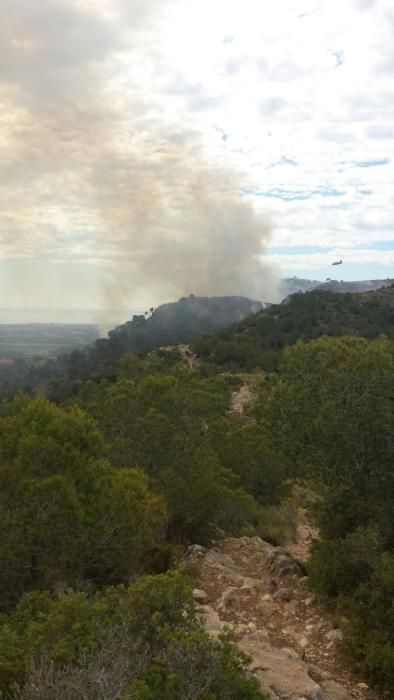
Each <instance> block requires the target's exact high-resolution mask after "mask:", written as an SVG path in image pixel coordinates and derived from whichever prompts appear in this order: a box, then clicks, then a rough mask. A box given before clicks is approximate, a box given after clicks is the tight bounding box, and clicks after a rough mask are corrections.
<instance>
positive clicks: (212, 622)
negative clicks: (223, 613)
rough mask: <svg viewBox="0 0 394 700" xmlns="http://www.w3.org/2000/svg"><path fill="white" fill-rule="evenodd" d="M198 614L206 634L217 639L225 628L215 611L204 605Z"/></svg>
mask: <svg viewBox="0 0 394 700" xmlns="http://www.w3.org/2000/svg"><path fill="white" fill-rule="evenodd" d="M200 613H201V619H202V620H203V622H204V624H205V629H206V631H207V632H208V634H210V635H211V636H212V637H217V636H218V635H219V634H220V632H221V631H222V629H223V627H224V626H225V623H224V622H223V621H222V620H221V619H220V617H219V615H218V614H217V612H216V610H214V609H213V608H211V607H210V606H209V605H204V606H203V609H200Z"/></svg>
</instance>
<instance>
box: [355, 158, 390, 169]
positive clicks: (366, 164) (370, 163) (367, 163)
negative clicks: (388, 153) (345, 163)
mask: <svg viewBox="0 0 394 700" xmlns="http://www.w3.org/2000/svg"><path fill="white" fill-rule="evenodd" d="M389 163H390V158H381V159H380V160H358V161H356V162H355V163H354V166H355V167H356V168H376V167H378V166H379V165H389Z"/></svg>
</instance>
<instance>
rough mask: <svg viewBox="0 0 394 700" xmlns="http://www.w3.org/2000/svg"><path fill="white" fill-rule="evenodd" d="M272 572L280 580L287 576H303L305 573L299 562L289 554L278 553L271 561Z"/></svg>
mask: <svg viewBox="0 0 394 700" xmlns="http://www.w3.org/2000/svg"><path fill="white" fill-rule="evenodd" d="M271 570H272V571H273V572H274V573H275V574H276V575H277V576H279V577H280V578H284V577H285V576H303V571H302V569H301V567H300V565H299V564H297V562H296V561H295V560H294V559H292V557H290V556H289V555H288V554H282V552H279V553H278V552H276V553H275V556H274V557H273V559H272V561H271Z"/></svg>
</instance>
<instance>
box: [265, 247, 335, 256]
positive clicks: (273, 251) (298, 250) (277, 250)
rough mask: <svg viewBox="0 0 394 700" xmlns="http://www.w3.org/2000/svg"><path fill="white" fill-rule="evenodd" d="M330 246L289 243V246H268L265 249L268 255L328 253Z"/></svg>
mask: <svg viewBox="0 0 394 700" xmlns="http://www.w3.org/2000/svg"><path fill="white" fill-rule="evenodd" d="M330 250H331V248H327V247H325V246H311V245H290V246H270V247H269V248H268V249H267V254H268V255H311V254H313V253H328V252H329V251H330Z"/></svg>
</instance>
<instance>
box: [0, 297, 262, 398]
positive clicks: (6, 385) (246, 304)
mask: <svg viewBox="0 0 394 700" xmlns="http://www.w3.org/2000/svg"><path fill="white" fill-rule="evenodd" d="M262 308H263V304H262V303H261V302H258V301H254V300H252V299H248V298H246V297H241V296H227V297H195V296H194V295H190V296H189V297H182V298H181V299H179V301H177V302H173V303H169V304H162V305H161V306H159V307H158V308H157V309H155V310H154V309H153V308H152V309H151V310H150V316H149V315H148V316H146V315H135V316H133V318H132V320H131V321H127V322H126V323H124V324H122V325H120V326H117V327H116V328H114V329H113V330H112V331H110V332H109V333H108V337H107V338H99V339H98V340H96V342H94V343H91V344H89V345H86V346H85V347H81V348H76V349H74V350H72V351H71V352H65V353H63V354H59V355H58V357H57V358H52V359H50V360H46V358H45V357H41V358H39V357H38V358H35V359H28V358H27V359H24V358H19V359H18V360H17V362H15V363H14V364H13V365H12V366H10V365H9V364H8V363H7V364H5V363H4V365H0V395H2V396H5V395H8V394H12V393H13V392H14V391H15V390H16V389H17V388H19V387H23V388H25V389H27V390H32V389H35V388H37V387H45V388H46V387H48V385H64V388H65V389H66V390H67V391H69V390H70V387H71V386H72V385H73V384H75V382H79V381H81V380H83V379H86V378H87V377H91V376H101V375H104V374H106V373H109V372H111V371H112V370H113V367H114V365H115V364H116V363H117V361H118V360H119V359H120V358H121V357H122V356H123V355H124V354H125V353H128V352H132V353H137V354H138V353H142V352H144V351H146V350H149V349H151V348H157V347H160V346H163V345H174V344H177V343H180V342H184V341H189V340H191V339H193V338H195V337H197V336H199V335H202V334H207V333H214V332H215V331H218V330H220V329H223V328H225V327H227V326H230V325H232V324H234V323H236V322H238V321H240V320H241V319H243V318H245V317H246V316H250V315H251V314H254V313H256V312H258V311H259V310H261V309H262Z"/></svg>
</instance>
